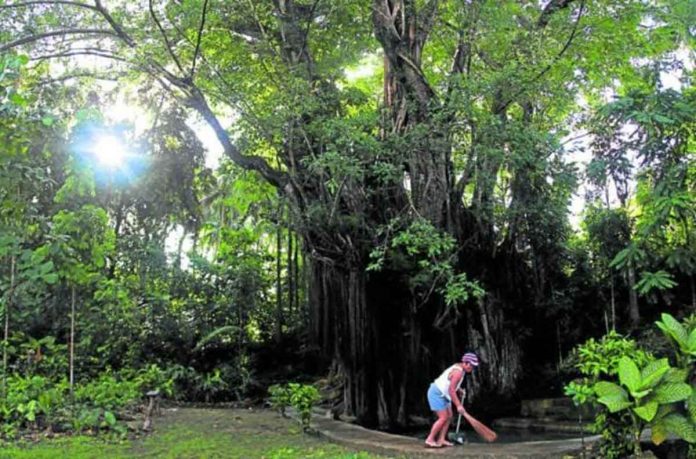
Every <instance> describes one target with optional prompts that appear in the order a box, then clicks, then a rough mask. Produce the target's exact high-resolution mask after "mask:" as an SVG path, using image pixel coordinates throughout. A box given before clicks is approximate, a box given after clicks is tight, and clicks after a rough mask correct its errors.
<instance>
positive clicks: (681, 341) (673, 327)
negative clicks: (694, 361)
mask: <svg viewBox="0 0 696 459" xmlns="http://www.w3.org/2000/svg"><path fill="white" fill-rule="evenodd" d="M661 317H662V322H660V321H658V322H655V323H656V324H657V326H658V327H660V329H661V330H662V331H663V332H665V334H666V335H667V336H669V337H671V338H673V339H674V340H675V341H676V342H677V344H678V345H679V347H682V348H683V347H685V346H686V344H687V341H688V339H689V337H688V336H687V334H686V329H685V328H684V326H683V325H682V324H681V323H679V321H678V320H677V319H675V318H674V317H672V316H671V315H670V314H667V313H666V312H665V313H663V314H662V316H661Z"/></svg>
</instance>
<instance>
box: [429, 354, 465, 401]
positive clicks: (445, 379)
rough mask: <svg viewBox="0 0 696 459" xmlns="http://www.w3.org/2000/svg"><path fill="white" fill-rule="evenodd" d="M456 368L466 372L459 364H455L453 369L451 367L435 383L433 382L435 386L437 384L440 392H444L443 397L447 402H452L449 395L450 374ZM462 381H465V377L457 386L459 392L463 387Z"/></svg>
mask: <svg viewBox="0 0 696 459" xmlns="http://www.w3.org/2000/svg"><path fill="white" fill-rule="evenodd" d="M455 368H457V369H459V370H461V371H464V370H462V368H461V367H460V366H459V364H458V363H455V364H454V365H452V366H451V367H449V368H448V369H446V370H445V371H443V372H442V374H441V375H440V376H438V377H437V379H436V380H435V381H433V384H435V387H437V388H438V389H439V390H440V392H442V395H444V396H445V398H447V400H452V399H451V398H450V394H449V387H450V380H449V375H450V373H452V370H454V369H455ZM462 381H464V375H462V379H460V380H459V384H457V390H459V388H460V387H461V385H462Z"/></svg>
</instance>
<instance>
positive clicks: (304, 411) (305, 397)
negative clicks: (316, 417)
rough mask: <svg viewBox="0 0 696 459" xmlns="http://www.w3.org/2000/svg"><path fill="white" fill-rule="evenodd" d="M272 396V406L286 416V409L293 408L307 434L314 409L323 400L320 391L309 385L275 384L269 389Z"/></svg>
mask: <svg viewBox="0 0 696 459" xmlns="http://www.w3.org/2000/svg"><path fill="white" fill-rule="evenodd" d="M268 392H269V393H270V395H271V399H270V401H271V406H273V407H274V408H275V409H277V410H278V411H279V412H280V414H281V415H283V416H285V409H286V408H287V407H288V406H292V407H293V408H295V410H297V413H298V414H299V416H300V424H301V425H302V429H303V430H304V431H305V432H307V431H308V430H309V423H310V420H311V417H312V408H314V405H315V404H316V403H317V402H318V401H319V400H320V399H321V396H320V395H319V390H317V388H316V387H314V386H312V385H309V384H300V383H288V384H285V385H278V384H274V385H273V386H271V387H269V388H268Z"/></svg>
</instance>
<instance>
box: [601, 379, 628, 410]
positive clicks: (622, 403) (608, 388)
mask: <svg viewBox="0 0 696 459" xmlns="http://www.w3.org/2000/svg"><path fill="white" fill-rule="evenodd" d="M594 391H595V393H596V394H597V395H598V396H599V399H598V400H597V401H598V402H599V403H601V404H603V405H605V406H606V407H607V408H608V409H609V411H611V412H612V413H615V412H617V411H621V410H623V409H626V408H628V407H629V406H631V402H629V401H628V393H626V391H625V390H624V389H623V388H622V387H621V386H618V385H616V384H614V383H611V382H607V381H600V382H598V383H597V384H595V386H594Z"/></svg>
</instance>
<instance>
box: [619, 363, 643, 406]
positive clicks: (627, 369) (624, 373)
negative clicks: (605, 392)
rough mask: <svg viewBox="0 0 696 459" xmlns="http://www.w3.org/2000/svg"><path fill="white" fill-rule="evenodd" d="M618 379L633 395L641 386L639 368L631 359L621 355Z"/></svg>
mask: <svg viewBox="0 0 696 459" xmlns="http://www.w3.org/2000/svg"><path fill="white" fill-rule="evenodd" d="M619 381H620V382H621V384H623V385H624V386H626V387H628V390H629V391H630V392H631V394H633V395H634V396H635V393H636V392H638V390H639V389H640V386H641V379H640V370H638V366H637V365H636V364H635V362H634V361H633V360H631V359H630V358H628V357H625V356H624V357H621V360H619Z"/></svg>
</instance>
